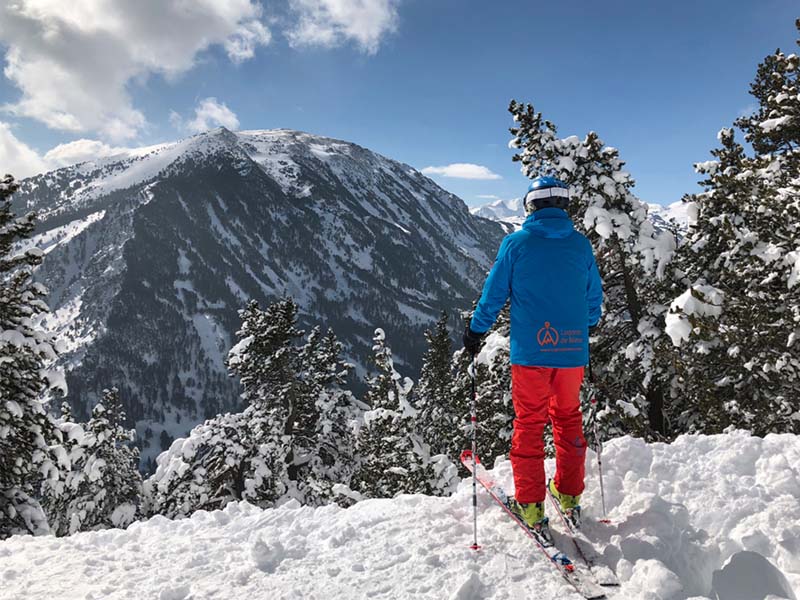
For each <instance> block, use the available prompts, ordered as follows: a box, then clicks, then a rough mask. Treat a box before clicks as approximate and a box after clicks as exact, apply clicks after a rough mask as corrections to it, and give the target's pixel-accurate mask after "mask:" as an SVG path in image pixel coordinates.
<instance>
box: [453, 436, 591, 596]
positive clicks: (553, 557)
mask: <svg viewBox="0 0 800 600" xmlns="http://www.w3.org/2000/svg"><path fill="white" fill-rule="evenodd" d="M461 464H463V465H464V466H465V467H466V468H467V470H468V471H469V472H470V473H473V470H472V452H471V451H470V450H464V451H463V452H462V453H461ZM475 466H476V470H475V473H474V474H475V475H476V478H477V480H478V483H480V484H481V485H482V486H483V487H484V489H485V490H486V491H487V492H488V493H489V495H490V496H491V497H492V499H493V500H494V501H495V502H497V503H498V504H499V505H500V506H501V507H502V508H503V510H505V512H506V514H508V516H509V517H511V518H512V519H513V520H514V522H515V523H516V524H517V525H519V526H520V527H521V528H522V530H523V531H524V532H525V533H526V534H527V535H528V537H530V538H531V539H532V540H533V542H534V543H535V544H536V546H537V547H538V548H539V550H540V551H541V552H542V554H544V555H545V556H546V557H547V562H549V563H550V564H551V565H553V566H554V567H555V568H556V569H557V570H558V573H559V574H560V575H561V577H562V578H563V579H564V580H565V581H566V582H567V583H569V584H570V585H571V586H572V587H573V588H575V591H576V592H578V593H579V594H580V595H581V596H583V597H584V598H586V599H587V600H600V599H601V598H605V597H606V595H605V590H603V588H602V587H600V586H599V585H597V583H595V582H594V581H593V580H591V579H587V578H586V577H585V576H584V574H583V572H581V571H578V570H576V568H575V565H574V564H573V562H572V561H571V560H570V559H569V557H568V556H567V555H566V554H564V553H563V552H561V551H560V550H559V549H558V548H556V547H555V545H553V543H552V542H550V541H549V540H547V539H545V538H543V537H542V536H540V535H538V532H537V531H535V530H534V529H531V528H530V527H528V526H527V525H526V524H525V522H524V521H523V520H522V519H520V518H519V517H518V516H517V515H516V514H514V512H513V511H512V510H511V508H510V505H509V497H508V495H507V494H506V493H505V491H504V490H503V488H501V487H500V486H499V485H498V484H497V483H495V482H494V481H493V480H492V478H491V477H490V476H489V473H488V472H487V471H486V469H485V468H484V467H483V465H482V464H481V462H480V460H478V457H477V456H476V457H475Z"/></svg>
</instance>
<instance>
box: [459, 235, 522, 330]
mask: <svg viewBox="0 0 800 600" xmlns="http://www.w3.org/2000/svg"><path fill="white" fill-rule="evenodd" d="M513 267H514V260H513V257H512V256H511V242H510V240H509V236H506V238H505V239H504V240H503V243H502V244H500V250H498V251H497V258H496V259H495V261H494V266H493V267H492V270H491V271H490V272H489V276H488V277H487V278H486V283H484V284H483V293H482V294H481V299H480V301H479V302H478V306H477V307H476V308H475V313H474V314H473V315H472V321H470V325H469V327H470V329H472V331H474V332H475V333H486V332H487V331H489V328H490V327H491V326H492V325H493V324H494V321H495V319H496V318H497V315H498V313H499V312H500V311H501V310H502V309H503V306H505V304H506V300H508V297H509V295H510V294H511V274H512V271H513Z"/></svg>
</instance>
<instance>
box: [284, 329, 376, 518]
mask: <svg viewBox="0 0 800 600" xmlns="http://www.w3.org/2000/svg"><path fill="white" fill-rule="evenodd" d="M341 355H342V345H341V343H339V340H338V339H337V338H336V335H335V334H334V333H333V332H332V331H328V333H327V334H326V335H325V336H320V332H319V329H315V330H314V331H312V333H311V335H310V336H309V338H308V342H307V343H306V345H305V346H304V347H303V348H302V349H301V352H300V364H301V365H302V366H303V369H304V371H303V373H304V375H303V380H304V384H305V389H304V392H303V397H304V398H305V401H306V402H307V406H308V410H306V411H305V412H306V415H305V417H306V418H305V419H304V420H303V421H300V422H299V423H298V425H300V426H301V427H302V429H301V432H302V435H303V437H304V438H306V439H305V440H304V452H305V454H306V456H307V459H306V460H307V462H305V464H304V465H303V467H302V468H301V469H300V470H299V472H298V474H297V476H296V478H295V481H296V484H295V487H296V488H297V490H298V492H299V499H301V500H302V502H303V503H304V504H311V505H321V504H326V503H328V502H330V501H331V500H333V499H334V498H335V497H336V492H335V489H334V488H335V486H336V485H337V484H340V485H343V486H346V485H347V484H348V483H349V481H350V477H351V476H352V474H353V471H354V469H355V456H354V448H355V432H354V428H353V426H354V423H355V421H356V419H357V418H358V416H359V414H360V412H361V407H360V406H359V403H358V401H357V400H356V399H355V397H354V396H353V394H352V393H351V392H350V391H348V390H344V389H342V386H343V385H344V384H345V382H346V380H347V376H348V373H349V371H350V369H351V368H352V366H351V365H349V364H347V363H344V362H343V361H342V359H341ZM295 452H297V448H295Z"/></svg>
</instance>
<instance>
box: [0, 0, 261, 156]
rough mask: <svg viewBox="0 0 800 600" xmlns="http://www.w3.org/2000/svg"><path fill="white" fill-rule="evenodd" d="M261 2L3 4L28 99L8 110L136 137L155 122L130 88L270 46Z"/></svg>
mask: <svg viewBox="0 0 800 600" xmlns="http://www.w3.org/2000/svg"><path fill="white" fill-rule="evenodd" d="M261 16H262V9H261V5H260V4H259V3H258V2H257V0H192V1H191V2H187V1H185V0H135V1H130V0H70V1H68V2H65V1H63V0H15V1H14V2H9V1H8V0H0V45H3V46H6V48H7V52H6V56H5V59H6V66H5V70H4V74H5V76H6V77H7V78H8V79H9V80H10V81H11V82H12V83H13V84H14V85H15V86H16V87H17V88H19V90H20V91H21V92H22V97H21V98H20V100H19V101H18V102H16V103H15V104H12V105H10V106H7V107H5V108H6V110H8V111H10V112H11V113H13V114H15V115H17V116H25V117H31V118H34V119H37V120H39V121H41V122H43V123H45V124H46V125H47V126H48V127H51V128H53V129H60V130H64V131H72V132H87V131H92V132H97V133H99V134H100V135H101V136H103V137H105V138H107V139H110V140H124V139H130V138H134V137H136V136H137V135H138V134H139V132H141V131H142V129H144V128H145V127H146V125H147V120H146V118H145V116H144V114H143V113H142V112H141V111H140V110H138V109H137V108H136V107H135V106H134V105H133V102H132V100H131V97H130V94H129V90H128V86H129V85H130V83H131V82H132V81H138V82H141V81H144V80H145V79H146V78H147V77H148V76H149V75H151V74H154V73H155V74H161V75H163V76H165V77H168V78H169V77H175V76H177V75H180V74H181V73H183V72H185V71H187V70H188V69H190V68H192V66H193V65H194V64H195V60H196V57H197V55H198V53H200V52H202V51H203V50H206V49H207V48H209V47H211V46H213V45H222V46H223V47H224V48H225V50H226V52H227V54H228V56H229V58H230V59H231V60H232V61H234V62H241V61H243V60H246V59H248V58H251V57H252V56H253V54H254V53H255V49H256V48H257V47H258V46H260V45H265V44H268V43H269V41H270V32H269V30H268V29H267V28H266V26H265V25H264V24H263V23H262V22H261Z"/></svg>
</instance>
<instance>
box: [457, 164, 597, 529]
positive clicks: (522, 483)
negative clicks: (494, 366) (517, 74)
mask: <svg viewBox="0 0 800 600" xmlns="http://www.w3.org/2000/svg"><path fill="white" fill-rule="evenodd" d="M524 202H525V212H526V214H527V215H528V217H527V218H526V219H525V222H524V223H523V225H522V229H521V230H519V231H516V232H514V233H512V234H510V235H507V236H506V237H505V239H504V240H503V242H502V244H501V245H500V250H499V251H498V253H497V259H496V260H495V263H494V266H493V267H492V270H491V272H490V273H489V276H488V277H487V279H486V283H485V284H484V287H483V294H482V295H481V299H480V301H479V302H478V306H477V308H476V309H475V312H474V314H473V316H472V320H471V322H470V324H469V325H468V326H467V328H466V330H465V331H464V339H463V341H464V347H465V348H466V350H467V351H468V352H470V353H471V354H473V355H475V354H477V353H478V352H479V351H480V347H481V343H482V336H483V334H484V333H486V332H487V331H488V330H489V328H490V327H491V326H492V324H493V323H494V321H495V319H496V318H497V314H498V313H499V312H500V310H501V309H502V308H503V306H505V303H506V301H507V300H508V299H509V297H510V298H511V393H512V401H513V404H514V412H515V414H516V418H515V419H514V433H513V436H512V438H511V453H510V456H511V467H512V470H513V472H514V484H515V487H516V493H515V498H514V499H512V500H511V503H510V507H511V509H512V510H513V511H514V512H516V513H517V514H518V515H519V516H520V517H521V518H522V519H523V520H524V521H525V523H527V524H528V526H529V527H531V528H533V529H534V530H536V531H538V532H540V533H542V534H543V535H544V536H545V537H548V538H549V528H548V520H547V518H546V517H545V511H544V501H545V496H546V490H547V487H546V485H547V486H549V489H550V491H551V493H552V494H553V496H554V497H555V498H556V499H557V500H558V501H559V503H560V506H561V509H562V511H563V512H564V513H565V514H566V515H568V516H569V517H571V518H572V520H573V522H575V523H576V524H577V523H579V518H580V498H581V493H582V492H583V488H584V482H583V479H584V459H585V454H586V440H585V439H584V436H583V420H582V416H581V411H580V399H579V391H580V387H581V382H582V381H583V375H584V365H586V364H587V362H588V360H589V333H590V331H591V330H593V328H594V327H595V326H596V325H597V322H598V320H599V319H600V311H601V304H602V301H603V289H602V283H601V280H600V273H599V272H598V270H597V263H596V262H595V259H594V254H593V253H592V247H591V244H590V243H589V240H587V239H586V237H584V236H583V235H582V234H580V233H579V232H577V231H575V229H574V227H573V224H572V221H571V219H570V218H569V215H568V214H567V212H566V208H567V207H568V205H569V186H568V185H567V184H565V183H564V182H562V181H560V180H558V179H556V178H554V177H537V178H536V179H534V180H533V182H532V183H531V184H530V187H529V188H528V193H527V194H526V196H525V200H524ZM548 419H549V420H550V421H551V422H552V424H553V437H554V441H555V447H556V475H555V477H554V478H553V479H552V480H551V481H550V482H549V483H547V484H546V483H545V474H544V439H543V434H544V428H545V424H546V423H547V421H548Z"/></svg>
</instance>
